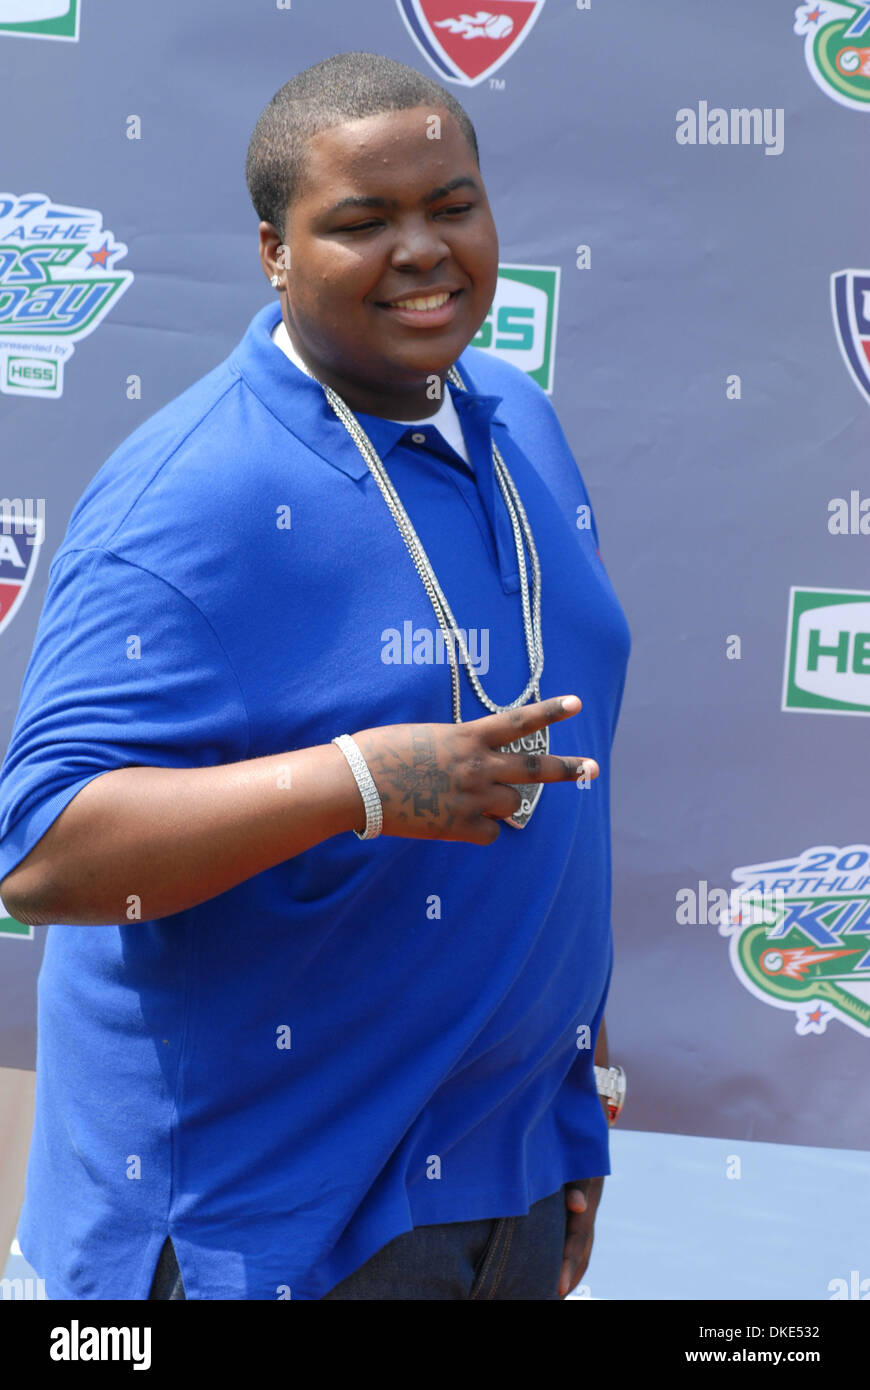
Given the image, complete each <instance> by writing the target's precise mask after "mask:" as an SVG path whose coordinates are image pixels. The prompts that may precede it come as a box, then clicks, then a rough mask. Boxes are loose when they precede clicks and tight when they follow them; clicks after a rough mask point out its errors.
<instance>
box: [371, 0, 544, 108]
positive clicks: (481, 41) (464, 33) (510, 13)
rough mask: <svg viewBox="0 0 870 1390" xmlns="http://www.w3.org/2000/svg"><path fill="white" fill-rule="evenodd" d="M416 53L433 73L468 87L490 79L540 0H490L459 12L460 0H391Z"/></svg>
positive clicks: (526, 26)
mask: <svg viewBox="0 0 870 1390" xmlns="http://www.w3.org/2000/svg"><path fill="white" fill-rule="evenodd" d="M397 3H398V6H399V13H400V14H401V16H402V18H403V20H404V21H405V26H406V28H407V30H408V32H409V34H410V35H411V38H412V39H413V40H414V42H415V44H416V45H417V47H418V48H419V49H420V52H421V53H422V54H423V55H424V56H425V57H426V59H427V60H428V61H429V62H430V63H431V64H432V67H433V68H434V69H435V71H436V72H437V73H438V75H439V77H442V78H444V79H445V80H446V81H447V82H460V83H462V85H463V86H465V87H474V86H476V85H477V83H478V82H483V80H484V78H487V77H491V76H492V74H493V73H494V72H495V71H496V69H497V68H500V67H501V65H502V63H506V62H507V60H508V58H510V57H511V55H512V54H513V53H514V52H515V51H516V49H518V48H519V46H520V44H521V43H523V42H524V41H525V39H526V38H527V37H528V35H529V34H530V33H531V30H532V26H533V25H534V23H535V20H536V19H537V18H538V15H539V14H540V13H541V10H542V9H543V8H544V0H493V8H492V9H490V10H465V9H463V6H462V0H397Z"/></svg>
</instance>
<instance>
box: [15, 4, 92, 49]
mask: <svg viewBox="0 0 870 1390" xmlns="http://www.w3.org/2000/svg"><path fill="white" fill-rule="evenodd" d="M80 8H81V0H0V34H9V35H10V36H12V37H14V36H15V35H16V34H17V35H18V37H19V38H25V39H71V40H72V41H73V42H75V40H76V39H77V38H78V36H79V12H80Z"/></svg>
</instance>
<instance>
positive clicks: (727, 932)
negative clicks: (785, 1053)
mask: <svg viewBox="0 0 870 1390" xmlns="http://www.w3.org/2000/svg"><path fill="white" fill-rule="evenodd" d="M731 876H732V878H734V879H735V880H736V881H737V883H739V884H740V885H741V887H740V893H739V899H740V901H741V903H742V904H744V905H745V906H748V905H750V904H755V905H759V904H762V903H763V904H764V908H765V910H764V913H763V916H764V919H765V924H764V925H758V920H759V917H760V916H762V913H761V912H759V911H757V910H756V911H755V912H749V913H745V912H742V910H740V909H739V908H738V910H737V911H735V912H733V913H732V914H731V921H730V923H729V922H725V923H723V924H722V925H721V926H720V927H719V932H720V935H722V936H725V937H728V939H729V950H730V956H731V965H732V967H733V969H734V973H735V975H736V976H737V978H738V980H739V981H740V982H741V984H742V985H745V987H746V989H748V990H749V992H750V993H751V994H754V995H755V997H756V998H757V999H761V1000H763V1002H764V1003H765V1004H771V1005H772V1006H773V1007H774V1008H776V1009H788V1010H789V1011H790V1012H792V1013H793V1014H794V1016H795V1032H796V1033H800V1034H807V1033H824V1031H825V1029H826V1028H827V1026H828V1024H829V1023H830V1021H831V1019H839V1021H840V1022H841V1023H845V1024H846V1026H847V1027H848V1028H854V1030H855V1032H856V1033H860V1034H861V1035H862V1037H865V1038H870V845H846V846H845V847H844V848H842V849H837V848H836V846H834V845H814V846H813V848H812V849H807V850H804V852H803V854H800V855H797V856H796V857H795V858H794V859H778V860H772V861H771V862H769V863H765V864H746V865H744V866H743V867H742V868H739V869H735V870H734V871H733V873H732V875H731ZM773 901H776V902H777V906H776V907H775V908H773V909H771V906H770V905H771V903H772V902H773ZM747 918H748V921H747V920H746V919H747Z"/></svg>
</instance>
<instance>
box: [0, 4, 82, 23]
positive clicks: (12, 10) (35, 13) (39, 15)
mask: <svg viewBox="0 0 870 1390" xmlns="http://www.w3.org/2000/svg"><path fill="white" fill-rule="evenodd" d="M71 4H72V0H0V24H32V23H34V22H35V21H38V20H40V19H62V18H63V16H64V15H67V14H69V11H70V5H71Z"/></svg>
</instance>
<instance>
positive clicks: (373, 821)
mask: <svg viewBox="0 0 870 1390" xmlns="http://www.w3.org/2000/svg"><path fill="white" fill-rule="evenodd" d="M332 742H333V743H334V744H335V745H336V746H337V747H338V748H340V749H341V751H342V753H343V754H344V756H345V757H346V758H347V761H348V763H349V764H350V770H351V772H352V773H353V775H354V777H355V778H356V784H357V786H358V787H359V790H360V795H361V796H362V799H363V805H364V806H365V810H366V828H365V830H355V831H354V832H353V833H354V835H356V837H357V839H358V840H373V839H374V838H375V836H376V835H380V833H381V830H382V828H383V824H384V812H383V807H382V806H381V798H380V796H379V795H378V789H377V787H376V786H375V782H374V778H373V777H372V774H371V773H370V772H369V768H368V763H367V762H366V760H365V758H364V757H363V755H362V753H361V752H360V750H359V748H358V747H357V745H356V743H355V742H354V740H353V739H352V738H351V736H350V734H339V735H338V736H337V737H336V738H334V739H332Z"/></svg>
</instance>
